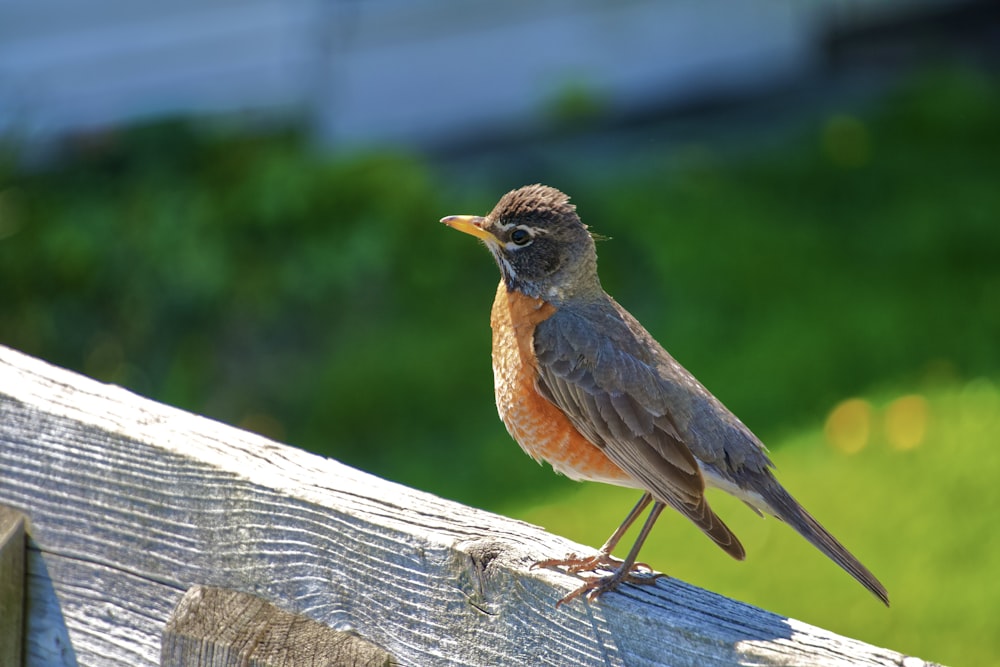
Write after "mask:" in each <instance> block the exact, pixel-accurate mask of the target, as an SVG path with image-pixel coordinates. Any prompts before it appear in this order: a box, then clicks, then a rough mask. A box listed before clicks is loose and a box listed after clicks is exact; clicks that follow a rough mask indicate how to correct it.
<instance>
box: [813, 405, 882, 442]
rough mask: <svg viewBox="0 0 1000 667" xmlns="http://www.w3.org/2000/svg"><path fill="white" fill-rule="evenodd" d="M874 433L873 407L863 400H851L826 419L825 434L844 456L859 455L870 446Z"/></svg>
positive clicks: (827, 439)
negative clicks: (869, 441) (872, 433)
mask: <svg viewBox="0 0 1000 667" xmlns="http://www.w3.org/2000/svg"><path fill="white" fill-rule="evenodd" d="M871 431H872V406H871V404H870V403H869V402H868V401H866V400H864V399H861V398H849V399H847V400H846V401H843V402H842V403H840V404H839V405H838V406H837V407H835V408H834V409H833V410H832V411H831V412H830V415H829V416H828V417H827V418H826V425H825V426H824V427H823V432H824V434H825V435H826V441H827V442H828V443H829V444H830V446H831V447H833V448H834V449H836V450H837V451H838V452H843V453H844V454H857V453H858V452H860V451H861V450H862V449H864V448H865V446H866V445H867V444H868V440H869V439H870V437H871Z"/></svg>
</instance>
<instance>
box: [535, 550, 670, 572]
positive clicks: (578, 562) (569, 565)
mask: <svg viewBox="0 0 1000 667" xmlns="http://www.w3.org/2000/svg"><path fill="white" fill-rule="evenodd" d="M624 564H625V561H623V560H622V559H620V558H615V557H614V556H612V555H611V554H609V553H607V552H604V551H598V552H597V553H596V554H594V555H593V556H577V555H571V554H567V555H566V557H565V558H549V559H547V560H540V561H538V562H537V563H534V564H533V565H532V566H531V569H532V570H534V569H536V568H540V567H545V568H552V567H558V568H562V569H563V571H565V572H569V573H570V574H576V573H578V572H596V571H597V570H615V571H617V570H620V569H621V567H622V566H623V565H624ZM630 572H631V573H632V574H651V573H652V572H653V568H651V567H650V566H649V565H647V564H646V563H635V564H634V565H632V567H631V569H630Z"/></svg>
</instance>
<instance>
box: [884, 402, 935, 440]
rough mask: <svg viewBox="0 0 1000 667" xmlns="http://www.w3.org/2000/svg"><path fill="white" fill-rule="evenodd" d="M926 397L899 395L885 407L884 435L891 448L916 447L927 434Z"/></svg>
mask: <svg viewBox="0 0 1000 667" xmlns="http://www.w3.org/2000/svg"><path fill="white" fill-rule="evenodd" d="M928 412H929V410H928V406H927V399H925V398H924V397H923V396H918V395H916V394H912V395H909V396H901V397H900V398H897V399H896V400H895V401H893V402H892V403H890V404H889V406H888V407H887V408H886V409H885V437H886V440H888V441H889V446H890V447H892V448H893V449H898V450H900V451H906V450H908V449H913V448H914V447H917V446H918V445H920V443H922V442H923V441H924V437H925V436H926V435H927V418H928Z"/></svg>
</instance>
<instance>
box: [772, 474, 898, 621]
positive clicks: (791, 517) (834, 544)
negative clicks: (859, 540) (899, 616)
mask: <svg viewBox="0 0 1000 667" xmlns="http://www.w3.org/2000/svg"><path fill="white" fill-rule="evenodd" d="M761 495H762V496H763V498H764V500H765V501H767V504H768V506H769V509H770V510H771V512H772V513H773V514H774V516H776V517H777V518H779V519H781V520H782V521H784V522H785V523H787V524H788V525H789V526H791V527H792V528H794V529H795V530H796V531H797V532H798V533H799V535H801V536H802V537H804V538H806V539H807V540H809V542H810V543H811V544H812V545H813V546H814V547H816V548H817V549H819V550H820V551H822V552H823V553H824V554H826V555H827V557H828V558H830V559H831V560H832V561H833V562H835V563H836V564H837V565H839V566H840V567H842V568H844V570H845V571H846V572H847V573H848V574H850V575H851V576H852V577H854V578H855V579H857V580H858V583H860V584H861V585H862V586H864V587H865V588H867V589H868V590H869V591H871V593H872V594H873V595H874V596H875V597H877V598H878V599H879V600H881V601H882V602H883V603H884V604H885V606H887V607H888V606H889V593H888V592H887V591H886V590H885V586H883V585H882V582H880V581H879V580H878V579H877V578H876V577H875V575H874V574H872V573H871V571H869V569H868V568H866V567H865V566H864V565H862V564H861V561H859V560H858V559H857V558H855V557H854V555H853V554H852V553H851V552H850V551H848V550H847V548H846V547H844V545H843V544H841V543H840V542H839V541H838V540H837V538H835V537H834V536H833V535H831V534H830V531H828V530H827V529H826V528H824V527H823V526H822V524H820V522H819V521H817V520H816V519H815V518H814V517H813V516H812V515H811V514H809V512H807V511H806V510H805V508H804V507H802V505H800V504H799V503H798V501H796V500H795V498H793V497H792V496H791V494H789V493H788V492H787V491H785V489H784V488H782V486H781V485H780V484H778V483H777V481H773V480H772V484H769V485H767V489H766V490H765V491H764V493H762V494H761Z"/></svg>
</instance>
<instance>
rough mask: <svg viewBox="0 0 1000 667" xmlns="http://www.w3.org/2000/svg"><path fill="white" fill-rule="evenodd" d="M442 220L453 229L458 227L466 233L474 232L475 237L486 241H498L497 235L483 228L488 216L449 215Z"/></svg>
mask: <svg viewBox="0 0 1000 667" xmlns="http://www.w3.org/2000/svg"><path fill="white" fill-rule="evenodd" d="M441 222H443V223H444V224H446V225H448V226H449V227H451V228H452V229H457V230H458V231H460V232H465V233H466V234H472V235H473V236H475V237H478V238H481V239H482V240H484V241H496V240H497V239H496V237H495V236H493V234H491V233H489V232H488V231H486V230H485V229H483V223H484V222H486V218H483V217H480V216H478V215H449V216H448V217H447V218H441Z"/></svg>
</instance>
